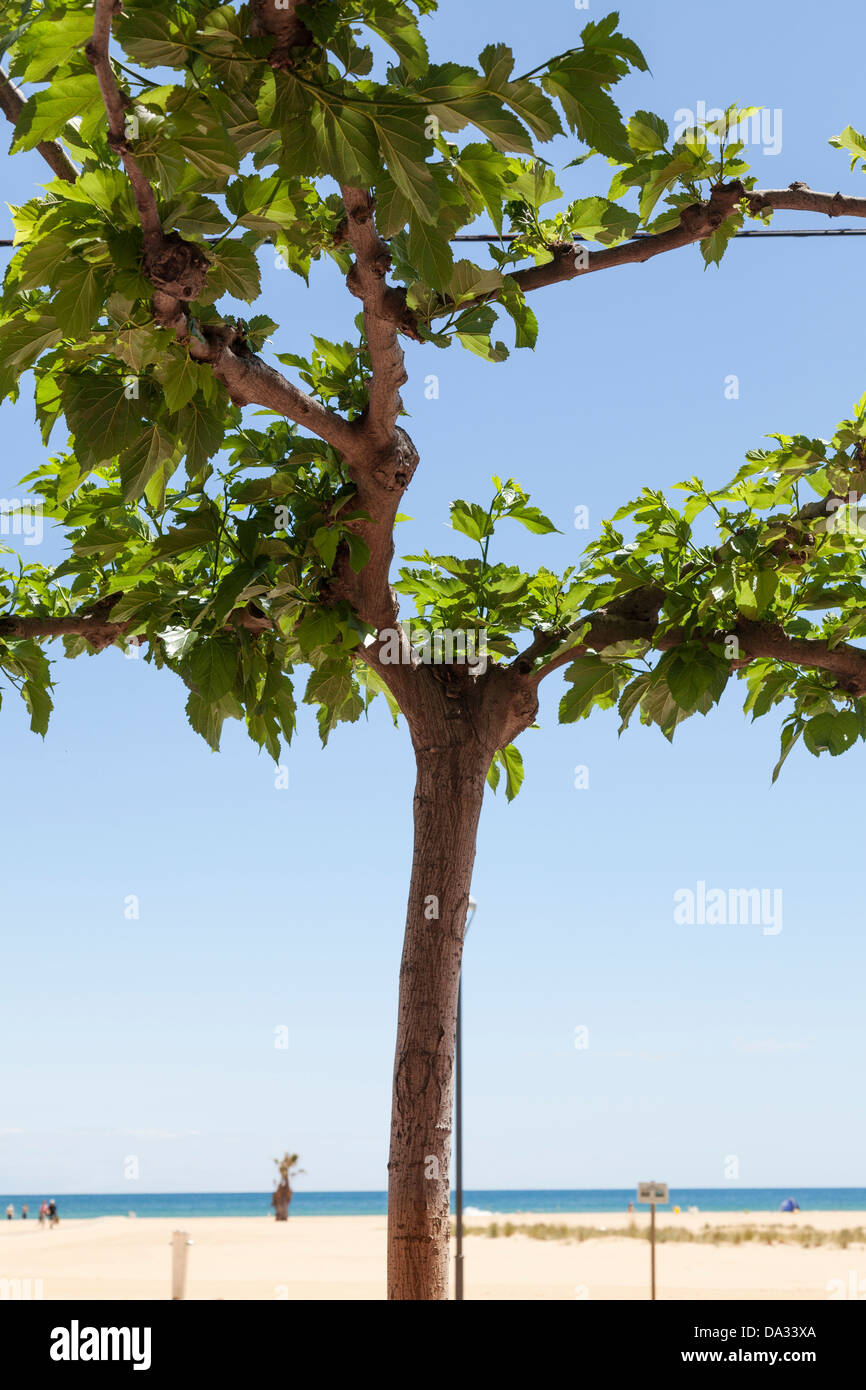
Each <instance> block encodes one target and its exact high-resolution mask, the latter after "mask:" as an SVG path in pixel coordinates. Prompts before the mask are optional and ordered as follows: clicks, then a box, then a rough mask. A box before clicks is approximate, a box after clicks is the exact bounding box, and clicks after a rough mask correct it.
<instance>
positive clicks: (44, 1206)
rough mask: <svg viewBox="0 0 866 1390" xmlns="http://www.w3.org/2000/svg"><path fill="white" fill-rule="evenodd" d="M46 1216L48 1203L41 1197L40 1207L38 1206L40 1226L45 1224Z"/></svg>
mask: <svg viewBox="0 0 866 1390" xmlns="http://www.w3.org/2000/svg"><path fill="white" fill-rule="evenodd" d="M47 1218H48V1203H47V1202H46V1201H45V1198H44V1197H43V1199H42V1205H41V1206H40V1208H39V1225H40V1226H44V1225H45V1222H46V1220H47Z"/></svg>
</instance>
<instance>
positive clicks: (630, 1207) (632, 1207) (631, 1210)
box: [628, 1202, 634, 1216]
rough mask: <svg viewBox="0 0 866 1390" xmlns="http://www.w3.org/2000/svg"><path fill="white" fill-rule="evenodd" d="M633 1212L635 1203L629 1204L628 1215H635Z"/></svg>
mask: <svg viewBox="0 0 866 1390" xmlns="http://www.w3.org/2000/svg"><path fill="white" fill-rule="evenodd" d="M633 1212H634V1202H629V1204H628V1214H629V1216H631V1215H632V1214H633Z"/></svg>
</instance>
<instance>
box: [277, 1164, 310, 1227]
mask: <svg viewBox="0 0 866 1390" xmlns="http://www.w3.org/2000/svg"><path fill="white" fill-rule="evenodd" d="M298 1157H299V1155H298V1154H290V1153H285V1154H283V1156H282V1158H275V1159H274V1163H276V1165H277V1167H278V1169H279V1170H280V1181H279V1186H278V1187H277V1188H276V1189H275V1190H274V1195H273V1197H272V1198H271V1205H272V1206H273V1208H274V1219H275V1220H276V1221H288V1219H289V1202H290V1201H291V1200H292V1184H291V1182H290V1181H289V1179H290V1178H293V1177H294V1176H295V1175H296V1174H297V1173H303V1172H304V1171H305V1170H304V1169H303V1168H299V1167H298Z"/></svg>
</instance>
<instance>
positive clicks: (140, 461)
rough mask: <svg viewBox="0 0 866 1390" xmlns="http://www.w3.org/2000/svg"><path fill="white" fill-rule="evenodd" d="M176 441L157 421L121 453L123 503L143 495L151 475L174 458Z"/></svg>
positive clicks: (134, 500) (136, 499)
mask: <svg viewBox="0 0 866 1390" xmlns="http://www.w3.org/2000/svg"><path fill="white" fill-rule="evenodd" d="M174 450H175V440H174V439H173V438H172V436H171V435H169V434H167V433H166V432H165V430H164V429H163V428H162V427H161V426H160V425H158V424H151V425H148V426H147V428H146V429H145V431H144V432H143V433H142V434H141V435H139V437H138V439H137V440H135V442H134V443H133V444H131V445H129V447H128V448H126V449H124V450H123V452H122V453H121V455H120V459H119V465H120V483H121V487H122V489H123V500H124V502H137V501H138V499H139V497H141V496H143V494H144V492H145V489H146V488H147V485H148V483H149V482H150V480H151V478H153V477H154V476H155V474H156V473H157V472H158V471H159V469H160V468H161V467H162V465H163V463H164V462H165V460H166V459H168V458H171V456H172V454H173V453H174Z"/></svg>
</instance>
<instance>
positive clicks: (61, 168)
mask: <svg viewBox="0 0 866 1390" xmlns="http://www.w3.org/2000/svg"><path fill="white" fill-rule="evenodd" d="M23 107H24V98H23V97H22V95H21V93H20V92H19V90H18V88H17V87H16V86H15V84H14V82H13V81H12V79H11V78H10V77H7V75H6V73H5V72H3V71H2V70H0V111H2V112H3V114H4V116H5V117H6V119H7V120H8V121H11V123H12V125H13V126H17V124H18V117H19V116H20V115H21V112H22V110H23ZM36 148H37V150H38V151H39V153H40V154H41V155H42V158H43V159H44V160H45V162H46V164H47V165H48V167H49V168H50V169H51V171H52V173H55V174H56V175H57V177H58V178H59V179H65V180H66V182H67V183H74V182H75V180H76V179H77V178H78V170H77V169H76V167H75V165H74V164H73V163H72V160H71V159H70V158H69V156H68V155H67V153H66V151H65V150H64V149H63V148H62V147H61V146H60V145H58V144H57V143H56V141H53V140H40V142H39V144H38V145H37V146H36Z"/></svg>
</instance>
